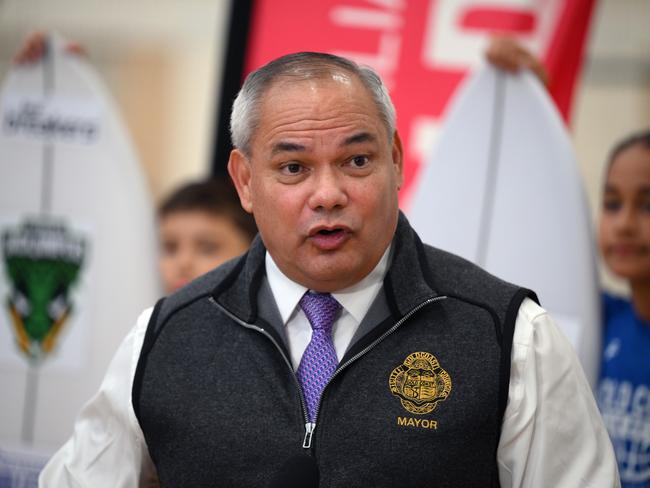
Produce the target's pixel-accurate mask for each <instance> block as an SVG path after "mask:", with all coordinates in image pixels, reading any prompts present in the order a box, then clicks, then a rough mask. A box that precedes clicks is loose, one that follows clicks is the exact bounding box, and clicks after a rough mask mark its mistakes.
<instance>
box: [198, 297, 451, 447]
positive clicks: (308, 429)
mask: <svg viewBox="0 0 650 488" xmlns="http://www.w3.org/2000/svg"><path fill="white" fill-rule="evenodd" d="M445 298H447V297H446V296H445V295H441V296H437V297H431V298H428V299H426V300H425V301H423V302H421V303H419V304H418V305H416V306H415V307H413V308H412V309H411V310H409V311H408V312H407V313H406V314H405V315H404V316H403V317H402V318H401V319H399V320H398V321H397V322H396V323H395V324H394V325H393V326H392V327H391V328H390V329H388V330H387V331H386V332H384V333H383V334H382V335H381V336H379V337H378V338H377V339H375V340H374V341H373V342H372V343H370V344H368V345H367V346H366V347H364V348H363V349H362V350H361V351H359V352H358V353H356V354H355V355H354V356H352V357H351V358H350V359H348V360H347V361H346V362H345V363H343V364H342V365H340V366H339V367H338V368H337V369H336V371H334V374H333V375H332V376H331V378H330V379H329V380H328V381H327V383H326V384H325V386H324V387H323V392H325V388H327V387H328V385H329V384H330V383H331V382H332V380H333V379H334V378H335V377H336V376H338V374H339V373H340V372H341V371H342V370H344V369H345V368H347V367H348V366H349V365H350V364H352V363H353V362H355V361H356V360H357V359H359V358H360V357H362V356H364V355H365V354H366V353H368V351H370V350H371V349H373V348H374V347H375V346H376V345H377V344H379V343H380V342H382V341H383V340H384V339H386V337H388V336H389V335H391V334H392V333H393V332H395V331H396V330H397V329H398V328H399V327H400V326H401V325H402V324H403V323H404V322H406V321H407V320H408V319H409V318H411V316H413V314H415V313H416V312H418V311H419V310H420V309H422V308H423V307H426V306H427V305H429V304H430V303H433V302H438V301H440V300H444V299H445ZM208 300H209V301H210V302H211V303H212V304H213V305H215V306H216V307H217V308H218V309H219V310H221V311H222V312H223V313H225V314H226V315H227V316H228V317H230V318H231V319H232V320H234V321H235V322H237V323H238V324H239V325H241V326H242V327H245V328H247V329H251V330H254V331H257V332H259V333H261V334H263V335H264V336H266V337H267V338H268V339H269V340H270V341H271V342H272V343H273V345H274V346H275V348H276V349H277V350H278V351H279V352H280V354H281V355H282V358H283V359H284V362H285V363H286V364H287V366H288V367H289V370H290V371H291V376H292V377H293V379H294V381H295V383H296V386H297V387H298V391H299V392H300V404H301V406H302V414H303V417H304V419H305V437H304V439H303V441H302V447H303V448H304V449H310V448H311V445H312V438H313V436H314V431H315V430H316V421H317V420H318V412H319V410H320V404H321V400H322V398H323V394H322V393H321V397H320V398H319V399H318V404H317V405H316V412H315V413H314V421H313V422H310V421H309V417H308V416H307V406H306V405H305V399H304V395H303V391H302V386H300V382H299V381H298V377H297V376H296V372H295V371H294V370H293V365H292V364H291V361H289V358H287V356H286V354H285V353H284V351H283V350H282V348H281V347H280V345H279V344H278V343H277V341H276V340H275V339H274V338H273V336H272V335H271V334H269V333H268V332H267V331H266V330H265V329H263V328H261V327H258V326H257V325H254V324H249V323H248V322H245V321H243V320H241V319H240V318H239V317H237V316H236V315H233V314H232V313H230V312H229V311H228V310H226V309H225V308H224V307H222V306H221V305H219V304H218V303H217V302H216V300H215V299H214V298H213V297H210V298H209V299H208Z"/></svg>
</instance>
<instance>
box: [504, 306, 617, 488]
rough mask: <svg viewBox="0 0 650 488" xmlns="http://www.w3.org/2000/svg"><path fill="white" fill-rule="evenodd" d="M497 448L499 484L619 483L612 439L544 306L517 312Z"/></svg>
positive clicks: (561, 487)
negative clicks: (507, 388) (507, 389)
mask: <svg viewBox="0 0 650 488" xmlns="http://www.w3.org/2000/svg"><path fill="white" fill-rule="evenodd" d="M511 364H512V367H511V372H510V387H509V393H508V405H507V407H506V411H505V414H504V420H503V427H502V432H501V439H500V442H499V447H498V450H497V461H498V466H499V479H500V482H501V486H503V487H538V486H553V487H555V488H564V487H566V488H573V487H576V486H580V487H584V488H595V487H599V488H600V487H603V488H605V487H607V488H611V487H618V486H620V481H619V476H618V470H617V466H616V460H615V457H614V451H613V448H612V444H611V442H610V440H609V437H608V435H607V431H606V429H605V426H604V424H603V421H602V418H601V416H600V413H599V412H598V408H597V406H596V402H595V399H594V396H593V394H592V391H591V388H590V387H589V383H588V381H587V379H586V377H585V375H584V373H583V370H582V367H581V366H580V364H579V361H578V358H577V356H576V354H575V352H574V351H573V348H572V347H571V345H570V344H569V342H568V340H567V339H566V338H565V336H564V335H563V334H562V332H560V330H559V329H558V327H557V326H556V325H555V323H554V321H553V320H552V319H551V317H550V316H549V315H548V313H547V312H546V311H545V310H544V309H542V308H541V307H539V306H538V305H537V304H536V303H535V302H533V301H532V300H530V299H526V300H525V301H524V302H523V303H522V305H521V307H520V309H519V313H518V315H517V321H516V324H515V334H514V339H513V345H512V363H511Z"/></svg>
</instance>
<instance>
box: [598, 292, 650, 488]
mask: <svg viewBox="0 0 650 488" xmlns="http://www.w3.org/2000/svg"><path fill="white" fill-rule="evenodd" d="M603 304H604V322H605V329H604V333H605V336H604V340H603V345H604V349H603V362H602V368H601V374H600V384H599V386H598V404H599V407H600V410H601V412H602V414H603V419H604V421H605V425H606V426H607V430H608V431H609V435H610V437H611V439H612V443H613V444H614V450H615V452H616V459H617V460H618V468H619V471H620V474H621V483H622V486H623V488H632V487H634V488H639V487H646V488H650V322H647V321H644V320H642V319H641V318H639V317H638V316H637V315H636V314H635V312H634V309H633V307H632V304H631V303H630V302H629V301H627V300H623V299H621V298H616V297H612V296H609V295H604V296H603Z"/></svg>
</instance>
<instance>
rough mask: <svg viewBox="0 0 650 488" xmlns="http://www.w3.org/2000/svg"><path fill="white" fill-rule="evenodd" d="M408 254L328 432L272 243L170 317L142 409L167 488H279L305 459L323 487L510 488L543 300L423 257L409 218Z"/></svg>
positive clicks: (152, 354) (358, 353)
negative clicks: (508, 411)
mask: <svg viewBox="0 0 650 488" xmlns="http://www.w3.org/2000/svg"><path fill="white" fill-rule="evenodd" d="M393 246H394V252H393V258H392V263H391V265H390V268H389V271H388V273H387V275H386V278H385V281H384V287H383V292H382V293H380V296H379V297H378V298H377V300H375V302H374V303H373V305H372V307H371V309H370V311H369V312H368V314H367V316H366V318H365V319H364V321H363V322H362V324H361V325H360V327H359V331H358V332H357V334H356V335H355V337H354V338H353V341H352V344H351V346H350V347H349V348H348V350H347V352H346V354H345V357H344V358H343V359H342V360H341V363H340V365H339V367H338V369H337V371H336V373H335V375H334V377H333V378H332V380H331V381H330V383H329V384H328V385H327V386H326V388H325V390H324V392H323V396H322V398H321V403H320V408H319V410H318V417H317V419H316V425H315V427H314V426H312V425H307V426H306V422H307V421H306V413H305V408H304V402H303V399H302V393H301V390H300V387H299V385H298V382H297V380H296V376H295V374H294V372H293V370H292V367H291V364H290V361H289V359H288V358H289V357H290V356H289V352H288V351H287V347H286V341H285V337H284V329H283V326H282V324H281V323H280V318H279V313H278V311H277V308H276V306H275V303H274V301H273V299H272V296H271V294H270V290H269V289H268V285H267V284H266V279H265V270H264V254H265V249H264V246H263V244H262V242H261V240H260V239H259V238H257V240H256V241H255V242H254V244H253V246H252V247H251V249H250V251H249V252H248V253H247V254H246V255H244V256H243V257H241V258H239V259H237V260H235V261H232V262H230V263H228V264H226V265H224V266H222V267H220V268H217V269H216V270H214V271H213V272H211V273H208V274H207V275H205V276H203V277H201V278H199V279H198V280H196V281H194V282H193V283H192V284H190V285H189V286H187V287H185V288H184V289H182V290H180V291H179V292H177V293H176V294H174V295H171V296H170V297H168V298H167V299H165V300H164V302H159V304H158V305H157V306H156V308H155V311H154V314H153V315H152V318H151V321H150V323H149V327H148V330H147V334H146V337H145V341H144V345H143V349H142V352H141V355H140V360H139V363H138V368H137V371H136V377H135V381H134V387H133V407H134V410H135V412H136V415H137V417H138V420H139V422H140V425H141V427H142V430H143V432H144V436H145V439H146V442H147V445H148V448H149V452H150V454H151V457H152V459H153V461H154V463H155V465H156V468H157V470H158V475H159V478H160V483H161V486H162V487H192V488H195V487H211V488H215V487H227V488H235V487H247V488H249V487H258V486H259V487H264V486H268V484H269V480H270V479H272V478H273V477H274V476H275V474H276V472H277V470H278V469H279V468H280V466H281V465H282V464H283V463H284V462H285V461H286V460H287V459H289V458H291V457H293V456H296V455H299V454H300V453H308V454H309V455H311V456H313V457H314V459H315V460H316V463H317V465H318V469H319V471H320V485H319V486H320V487H326V488H335V487H336V488H343V487H345V488H349V487H400V488H406V487H425V486H426V487H463V488H469V487H481V488H484V487H487V486H498V477H497V464H496V450H497V445H498V442H499V434H500V430H501V421H502V417H503V412H504V410H505V405H506V401H507V395H508V379H509V374H510V352H511V346H512V335H513V331H514V323H515V319H516V314H517V310H518V309H519V305H520V304H521V301H522V300H523V299H524V298H525V297H526V296H531V297H533V298H534V295H533V294H532V292H530V291H528V290H525V289H521V288H518V287H515V286H513V285H510V284H507V283H505V282H503V281H501V280H499V279H498V278H495V277H494V276H491V275H490V274H488V273H486V272H485V271H483V270H481V269H480V268H478V267H476V266H475V265H473V264H471V263H469V262H467V261H465V260H463V259H461V258H459V257H456V256H453V255H451V254H448V253H446V252H443V251H440V250H437V249H434V248H432V247H429V246H425V245H423V244H422V243H421V242H420V240H419V239H418V237H417V235H416V234H415V232H414V231H413V230H412V229H411V227H410V226H409V224H408V222H407V221H406V218H405V217H404V216H400V220H399V224H398V229H397V232H396V235H395V239H394V241H393Z"/></svg>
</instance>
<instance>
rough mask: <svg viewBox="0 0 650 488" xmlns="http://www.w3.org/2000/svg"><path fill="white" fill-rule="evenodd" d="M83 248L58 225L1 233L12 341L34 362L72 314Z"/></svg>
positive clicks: (33, 224)
mask: <svg viewBox="0 0 650 488" xmlns="http://www.w3.org/2000/svg"><path fill="white" fill-rule="evenodd" d="M85 253H86V243H85V240H84V239H83V237H81V236H80V235H78V234H76V233H73V232H72V231H70V230H69V229H68V228H66V227H65V226H64V225H63V224H62V223H60V222H52V221H49V220H41V219H39V220H28V221H26V222H24V223H22V224H21V225H19V226H17V227H12V228H9V229H5V230H4V231H3V232H2V254H3V259H4V264H5V272H6V275H7V278H8V279H9V282H10V284H11V289H10V292H9V295H8V296H7V297H6V306H7V308H8V311H9V314H10V316H11V321H12V324H13V327H14V334H15V338H16V342H17V344H18V347H19V348H20V350H21V352H23V353H24V354H25V355H26V356H27V357H28V358H29V359H30V360H32V361H40V360H42V359H43V358H44V357H45V356H46V355H47V353H49V352H50V351H51V350H52V349H53V347H54V346H55V344H56V341H57V338H58V336H59V333H60V332H61V329H62V327H63V326H64V324H65V323H66V321H67V320H68V318H69V316H70V314H71V312H72V309H73V305H72V301H71V297H70V291H71V288H72V286H73V285H74V284H75V283H76V282H77V281H78V278H79V273H80V270H81V268H82V265H83V262H84V256H85Z"/></svg>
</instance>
